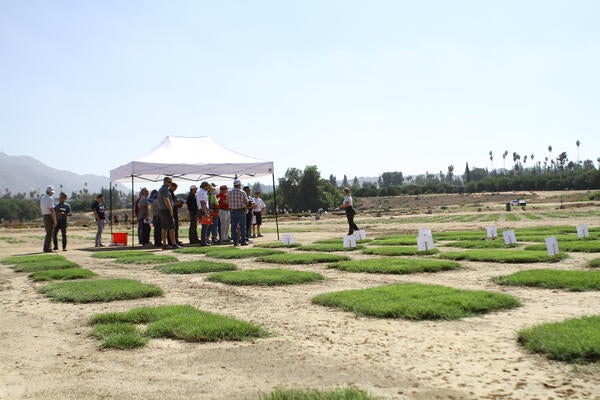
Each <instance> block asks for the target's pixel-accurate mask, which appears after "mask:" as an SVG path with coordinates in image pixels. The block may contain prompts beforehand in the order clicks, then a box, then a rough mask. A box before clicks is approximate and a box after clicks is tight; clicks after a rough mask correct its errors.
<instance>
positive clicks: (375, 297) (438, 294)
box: [312, 283, 521, 320]
mask: <svg viewBox="0 0 600 400" xmlns="http://www.w3.org/2000/svg"><path fill="white" fill-rule="evenodd" d="M312 301H313V303H316V304H321V305H324V306H328V307H336V308H341V309H343V310H346V311H351V312H354V313H356V314H358V315H368V316H373V317H378V318H405V319H410V320H437V319H447V320H450V319H459V318H463V317H469V316H472V315H477V314H483V313H487V312H490V311H496V310H502V309H508V308H514V307H518V306H519V305H520V304H521V303H520V301H519V300H518V299H517V298H515V297H513V296H509V295H506V294H502V293H493V292H486V291H474V290H460V289H454V288H450V287H446V286H438V285H424V284H418V283H405V284H396V285H388V286H380V287H374V288H369V289H360V290H346V291H341V292H334V293H325V294H321V295H318V296H316V297H314V298H313V299H312Z"/></svg>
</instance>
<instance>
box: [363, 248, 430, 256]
mask: <svg viewBox="0 0 600 400" xmlns="http://www.w3.org/2000/svg"><path fill="white" fill-rule="evenodd" d="M362 252H363V253H364V254H375V255H378V256H414V255H417V254H420V255H431V254H437V253H439V250H438V249H431V250H425V251H419V249H418V247H417V246H398V247H396V246H386V247H370V248H367V249H364V250H363V251H362Z"/></svg>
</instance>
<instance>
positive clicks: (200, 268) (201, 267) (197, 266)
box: [154, 260, 237, 274]
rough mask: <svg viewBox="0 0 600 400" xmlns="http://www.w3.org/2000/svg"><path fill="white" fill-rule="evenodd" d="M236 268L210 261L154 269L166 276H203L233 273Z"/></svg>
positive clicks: (184, 262) (229, 264) (189, 262)
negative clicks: (207, 273)
mask: <svg viewBox="0 0 600 400" xmlns="http://www.w3.org/2000/svg"><path fill="white" fill-rule="evenodd" d="M236 268H237V267H236V266H235V264H231V263H224V262H217V261H208V260H196V261H181V262H176V263H172V264H167V265H158V266H156V267H154V269H156V270H158V271H160V272H164V273H165V274H201V273H204V272H219V271H233V270H235V269H236Z"/></svg>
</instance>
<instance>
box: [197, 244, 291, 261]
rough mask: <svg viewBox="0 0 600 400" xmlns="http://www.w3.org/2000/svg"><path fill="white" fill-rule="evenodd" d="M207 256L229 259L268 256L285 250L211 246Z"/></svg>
mask: <svg viewBox="0 0 600 400" xmlns="http://www.w3.org/2000/svg"><path fill="white" fill-rule="evenodd" d="M205 254H206V256H207V257H213V258H223V259H227V260H231V259H241V258H252V257H260V256H268V255H271V254H283V251H281V250H277V249H257V248H251V249H248V248H245V249H244V248H239V247H226V248H214V249H213V248H211V249H210V250H208V251H207V252H206V253H205Z"/></svg>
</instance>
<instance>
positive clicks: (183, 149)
mask: <svg viewBox="0 0 600 400" xmlns="http://www.w3.org/2000/svg"><path fill="white" fill-rule="evenodd" d="M272 174H273V162H272V161H262V160H258V159H256V158H252V157H248V156H245V155H243V154H240V153H237V152H235V151H232V150H229V149H227V148H225V147H223V146H221V145H219V144H218V143H217V142H215V141H214V140H213V139H212V138H210V137H208V136H202V137H182V136H167V137H166V138H165V140H163V142H162V143H161V144H160V145H159V146H157V147H156V148H155V149H154V150H152V151H151V152H150V153H149V154H148V155H146V156H144V157H141V158H139V159H137V160H134V161H131V162H129V163H127V164H125V165H121V166H120V167H117V168H115V169H113V170H111V171H110V180H111V182H118V181H123V180H126V179H127V180H129V179H132V177H133V178H136V179H143V180H149V181H153V182H156V181H160V180H162V178H163V177H164V176H166V175H168V176H173V177H175V178H178V179H185V180H190V181H200V180H204V179H208V178H213V177H222V178H231V179H233V178H235V177H238V178H242V177H244V176H245V177H254V176H262V175H272Z"/></svg>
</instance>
